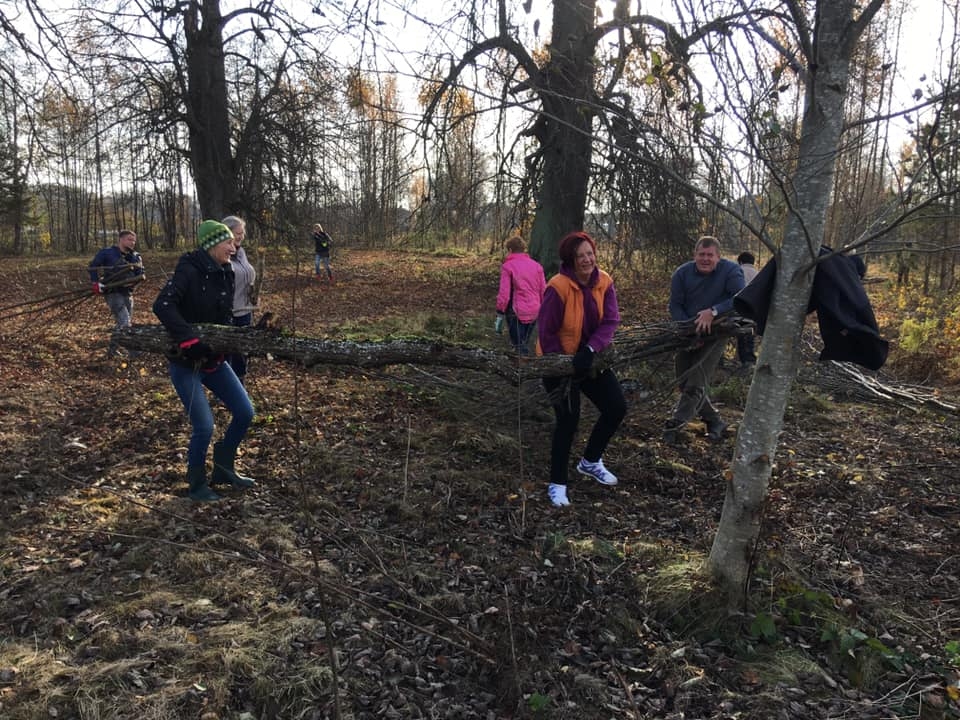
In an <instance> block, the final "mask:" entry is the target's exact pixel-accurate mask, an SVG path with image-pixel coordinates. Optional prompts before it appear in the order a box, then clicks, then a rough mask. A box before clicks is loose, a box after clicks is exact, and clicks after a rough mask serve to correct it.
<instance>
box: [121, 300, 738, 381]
mask: <svg viewBox="0 0 960 720" xmlns="http://www.w3.org/2000/svg"><path fill="white" fill-rule="evenodd" d="M751 328H752V323H750V321H744V320H742V319H741V318H733V317H730V318H719V319H718V322H715V323H714V332H715V334H716V335H717V336H720V337H732V336H733V335H736V334H739V333H742V332H749V331H750V329H751ZM196 329H197V332H198V334H199V335H200V337H201V338H202V339H203V341H204V342H206V343H207V344H208V345H210V346H211V347H212V348H213V349H214V350H215V351H216V352H218V353H243V354H245V355H251V356H258V357H267V358H271V359H275V360H285V361H289V362H294V363H297V364H299V365H301V366H303V367H306V368H312V367H314V366H317V365H343V366H350V367H356V368H373V367H385V366H388V365H405V364H411V365H434V366H437V365H439V366H444V367H453V368H467V369H470V370H479V371H483V372H491V373H494V374H496V375H500V376H501V377H504V378H507V379H508V380H510V381H511V382H513V383H515V384H516V383H518V382H520V381H522V380H527V379H531V378H541V377H562V376H565V375H572V374H573V366H572V365H571V358H570V356H569V355H543V356H529V357H520V356H518V355H516V354H515V353H512V352H503V351H495V350H487V349H484V348H476V347H461V346H456V345H451V344H447V343H443V342H439V341H433V340H417V339H411V340H386V341H382V342H353V341H342V340H339V341H333V340H323V339H318V338H309V337H294V336H290V335H287V334H285V333H283V332H282V331H277V330H272V329H261V328H256V327H233V326H229V325H198V326H197V327H196ZM113 339H114V340H115V341H116V343H117V344H118V345H121V346H123V347H125V348H127V349H129V350H138V351H140V352H154V353H166V352H168V351H170V350H171V349H172V347H173V342H172V341H171V339H170V336H169V335H168V334H167V332H166V330H165V329H164V328H163V327H162V326H161V325H137V326H132V327H129V328H125V329H123V330H117V331H115V332H114V334H113ZM698 341H699V340H698V338H697V337H696V335H695V334H694V333H693V329H692V325H691V324H690V323H673V322H670V323H662V324H659V325H648V326H643V327H625V328H621V330H618V332H617V337H616V342H615V344H614V346H612V347H610V348H608V349H607V350H605V351H603V352H601V353H598V355H597V357H596V360H595V362H594V366H595V367H596V368H597V369H598V370H602V369H604V368H607V367H615V366H618V365H625V364H627V363H630V362H633V361H636V360H639V359H642V358H646V357H651V356H653V355H658V354H661V353H667V352H675V351H676V350H677V349H679V348H682V347H689V346H690V345H691V344H693V343H696V342H698Z"/></svg>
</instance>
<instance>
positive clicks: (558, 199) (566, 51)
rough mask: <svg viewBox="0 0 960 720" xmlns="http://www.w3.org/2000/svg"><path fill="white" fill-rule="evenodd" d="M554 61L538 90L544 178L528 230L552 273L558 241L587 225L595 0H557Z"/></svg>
mask: <svg viewBox="0 0 960 720" xmlns="http://www.w3.org/2000/svg"><path fill="white" fill-rule="evenodd" d="M553 6H554V7H553V38H554V39H553V43H552V46H551V52H550V62H549V63H548V64H547V66H546V67H545V68H544V71H543V78H544V84H545V85H546V87H544V88H542V89H541V90H540V98H541V101H542V102H543V112H542V114H541V116H540V118H539V120H538V122H537V124H536V126H535V127H534V129H533V131H532V134H534V135H535V136H536V138H537V140H538V141H539V143H540V148H539V151H538V152H539V154H540V157H541V159H542V173H543V180H542V182H541V184H540V187H539V191H538V194H539V196H538V201H539V202H538V204H537V213H536V216H535V217H534V220H533V228H532V229H531V232H530V240H531V242H530V254H531V255H532V256H533V257H535V258H536V259H537V260H539V261H540V263H541V264H542V265H543V269H544V270H545V271H546V272H547V274H548V275H552V274H553V273H555V272H556V271H557V269H558V267H559V261H558V257H557V243H558V242H559V240H560V238H561V237H562V236H563V235H565V234H566V233H568V232H571V231H573V230H580V229H582V228H583V218H584V211H585V208H586V202H587V181H588V180H589V176H590V158H591V152H592V142H593V138H592V135H591V127H592V125H593V112H592V111H591V110H590V107H591V103H590V102H589V101H590V99H591V98H592V97H593V81H594V62H593V52H594V43H593V41H592V39H591V32H592V31H593V27H594V16H595V13H596V0H555V1H554V4H553Z"/></svg>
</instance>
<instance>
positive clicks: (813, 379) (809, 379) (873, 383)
mask: <svg viewBox="0 0 960 720" xmlns="http://www.w3.org/2000/svg"><path fill="white" fill-rule="evenodd" d="M800 381H801V382H804V383H806V384H809V385H815V386H817V387H818V388H820V389H822V390H824V391H825V392H828V393H830V394H832V395H834V396H835V397H838V398H845V399H848V400H856V401H859V402H871V403H880V404H891V405H898V406H900V407H905V408H908V409H910V410H913V411H914V412H916V411H918V410H919V409H920V408H923V407H925V408H930V409H933V410H937V411H940V412H946V413H950V414H954V415H956V414H960V407H957V406H956V405H953V404H951V403H948V402H945V401H943V400H942V399H941V398H940V397H939V395H938V393H937V391H936V390H934V389H931V388H928V387H923V386H921V385H905V384H903V383H884V382H881V381H880V380H879V379H878V378H876V377H874V376H872V375H866V374H864V373H863V372H862V371H861V370H860V369H859V368H858V367H857V366H856V365H854V364H852V363H846V362H837V361H836V360H828V361H826V362H814V363H807V364H804V366H802V368H801V370H800Z"/></svg>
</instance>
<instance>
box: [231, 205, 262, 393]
mask: <svg viewBox="0 0 960 720" xmlns="http://www.w3.org/2000/svg"><path fill="white" fill-rule="evenodd" d="M223 224H224V225H226V226H227V227H228V228H230V232H232V233H233V257H231V258H230V265H231V266H232V267H233V279H234V291H233V324H234V325H235V326H237V327H249V326H250V324H251V323H252V322H253V309H254V308H255V307H256V302H254V299H253V295H254V289H253V288H254V283H255V282H256V280H257V271H256V269H254V267H253V265H251V264H250V261H249V260H247V253H246V251H245V250H244V249H243V240H244V238H245V237H246V235H247V224H246V223H245V222H244V221H243V220H241V219H240V218H238V217H237V216H236V215H228V216H227V217H225V218H224V219H223ZM227 362H229V363H230V367H232V368H233V372H234V373H235V374H236V376H237V379H238V380H240V382H243V380H244V378H245V377H246V375H247V358H246V356H245V355H243V354H242V353H231V354H230V355H229V356H228V357H227Z"/></svg>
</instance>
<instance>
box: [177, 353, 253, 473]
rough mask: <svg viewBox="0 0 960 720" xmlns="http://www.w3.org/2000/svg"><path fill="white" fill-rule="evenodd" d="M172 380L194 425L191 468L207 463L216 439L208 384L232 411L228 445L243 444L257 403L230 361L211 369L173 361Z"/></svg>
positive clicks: (226, 435)
mask: <svg viewBox="0 0 960 720" xmlns="http://www.w3.org/2000/svg"><path fill="white" fill-rule="evenodd" d="M170 380H171V381H172V382H173V387H174V389H175V390H176V391H177V395H179V396H180V401H181V402H182V403H183V407H184V409H186V411H187V415H188V416H189V417H190V424H191V425H192V426H193V431H192V432H191V434H190V444H189V446H188V447H187V466H188V467H195V466H197V465H204V464H205V463H206V460H207V449H208V448H209V447H210V440H211V439H212V438H213V410H212V409H211V407H210V401H209V400H208V399H207V394H206V392H204V389H203V388H204V387H207V388H208V389H209V390H210V392H212V393H213V394H214V395H215V396H216V397H217V398H219V399H220V401H221V402H222V403H223V404H224V405H226V406H227V409H228V410H229V411H230V413H231V418H230V424H229V425H227V431H226V432H225V433H224V434H223V445H224V447H227V448H232V449H234V450H235V449H236V448H237V447H239V446H240V442H241V441H242V440H243V438H244V437H245V436H246V434H247V429H248V428H249V427H250V423H251V422H253V403H251V402H250V397H249V396H248V395H247V391H246V390H245V389H244V387H243V383H241V382H240V381H239V380H238V379H237V376H236V374H234V372H233V368H231V367H230V365H229V364H228V363H225V362H222V363H220V365H218V366H217V368H216V369H215V370H212V371H211V372H205V371H203V370H196V369H194V368H190V367H184V366H183V365H179V364H177V363H170Z"/></svg>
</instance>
